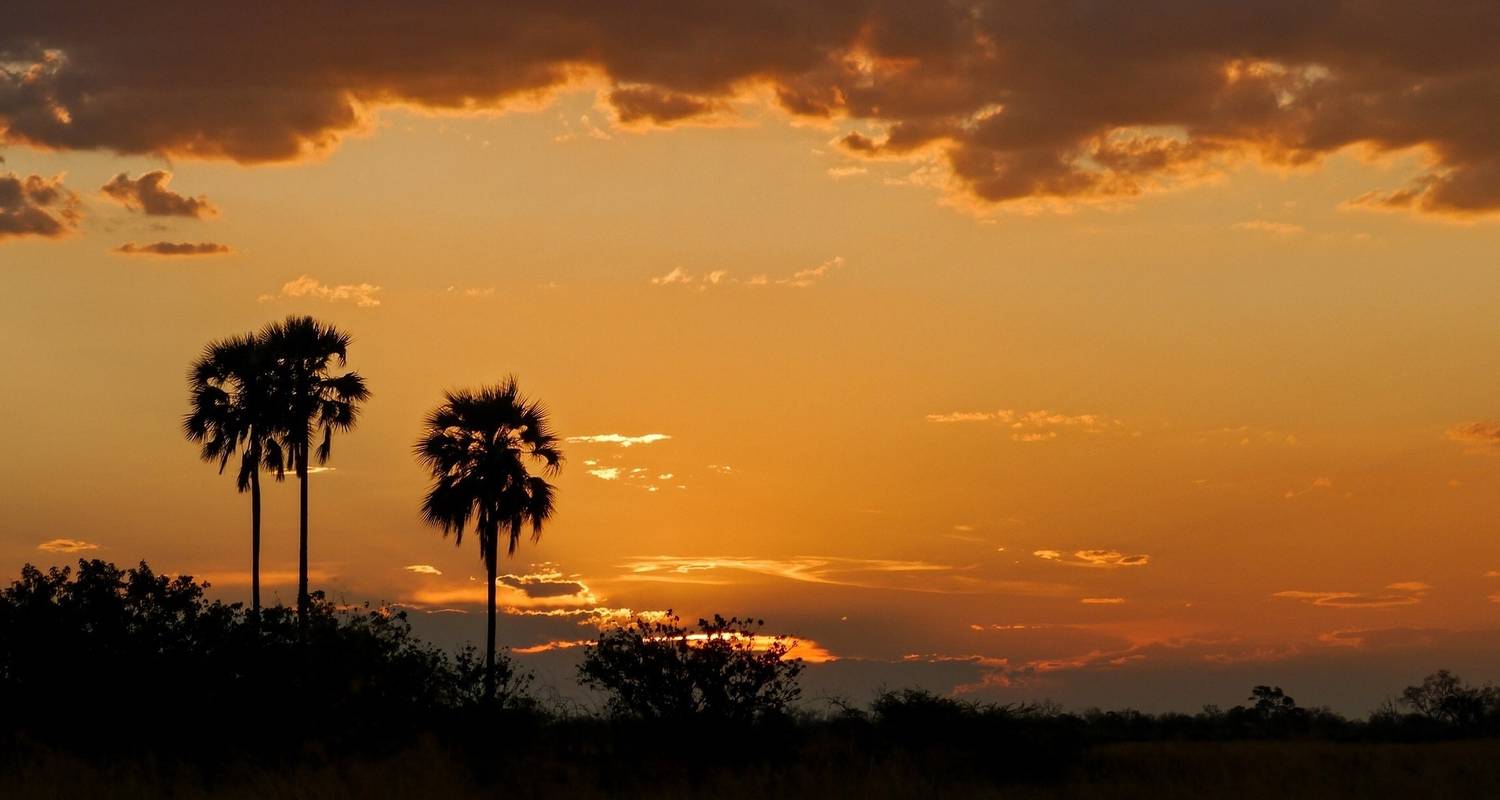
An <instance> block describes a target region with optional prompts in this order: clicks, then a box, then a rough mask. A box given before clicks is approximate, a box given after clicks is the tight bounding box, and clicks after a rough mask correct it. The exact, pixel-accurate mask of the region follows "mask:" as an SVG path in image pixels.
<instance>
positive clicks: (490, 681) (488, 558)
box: [484, 531, 499, 701]
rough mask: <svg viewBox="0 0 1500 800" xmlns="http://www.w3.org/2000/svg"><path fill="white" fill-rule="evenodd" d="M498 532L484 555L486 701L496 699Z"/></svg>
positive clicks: (494, 534) (493, 535)
mask: <svg viewBox="0 0 1500 800" xmlns="http://www.w3.org/2000/svg"><path fill="white" fill-rule="evenodd" d="M497 533H498V531H496V532H492V533H491V534H490V541H489V546H488V548H487V549H486V552H485V554H484V561H485V567H486V568H487V570H486V571H487V572H488V573H489V604H488V605H487V606H486V607H485V609H486V612H487V613H488V614H489V625H488V627H487V629H486V630H485V634H484V699H485V700H486V701H489V700H494V699H495V571H496V562H497V561H499V559H498V558H497V557H496V556H497V553H496V543H495V540H496V538H498V537H497V535H496V534H497Z"/></svg>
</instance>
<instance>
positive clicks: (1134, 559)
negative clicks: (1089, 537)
mask: <svg viewBox="0 0 1500 800" xmlns="http://www.w3.org/2000/svg"><path fill="white" fill-rule="evenodd" d="M1032 555H1034V556H1036V557H1037V558H1040V559H1042V560H1043V561H1052V562H1055V563H1058V564H1068V565H1070V566H1075V567H1094V568H1098V569H1116V568H1118V567H1144V566H1146V565H1147V564H1149V563H1150V562H1151V556H1148V555H1145V554H1141V555H1125V554H1124V553H1121V552H1120V551H1118V550H1075V551H1073V554H1072V555H1071V556H1065V555H1063V554H1062V553H1061V552H1060V551H1057V550H1036V551H1033V552H1032Z"/></svg>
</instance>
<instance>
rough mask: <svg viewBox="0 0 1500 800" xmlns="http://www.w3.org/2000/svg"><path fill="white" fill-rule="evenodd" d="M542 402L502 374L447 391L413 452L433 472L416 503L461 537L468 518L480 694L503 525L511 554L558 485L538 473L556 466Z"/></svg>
mask: <svg viewBox="0 0 1500 800" xmlns="http://www.w3.org/2000/svg"><path fill="white" fill-rule="evenodd" d="M557 444H558V440H557V436H556V435H555V434H553V432H552V429H551V424H550V423H549V421H548V418H547V412H546V410H545V409H544V408H543V407H542V406H541V405H540V404H539V403H536V402H534V401H531V400H527V399H526V398H525V397H523V396H522V395H521V391H520V389H519V388H518V387H517V386H516V379H515V378H514V377H508V378H506V379H505V381H504V382H502V383H500V384H499V385H497V386H486V387H483V388H481V389H478V390H473V391H471V390H460V391H452V392H448V393H447V394H446V395H445V397H444V402H443V404H442V405H440V406H438V407H437V409H435V410H434V411H433V412H432V413H431V414H428V415H427V419H426V420H425V421H424V431H423V434H422V438H421V439H420V440H418V442H417V445H416V454H417V459H418V460H419V461H421V462H422V464H423V466H425V467H427V468H428V469H429V470H431V472H432V479H433V482H432V488H431V489H430V490H429V491H428V492H427V497H426V498H425V500H424V501H423V503H422V514H423V516H424V517H425V518H426V520H427V522H429V523H430V524H432V525H435V526H437V527H439V528H441V529H442V531H443V535H444V536H445V537H446V536H447V535H448V534H449V533H452V534H453V541H454V544H455V545H461V544H462V543H463V535H464V529H465V528H467V527H468V526H469V524H470V523H471V522H472V523H473V527H474V530H475V531H476V532H478V534H479V550H480V555H481V557H482V558H483V559H484V567H485V571H486V574H487V575H488V578H489V580H488V583H487V586H488V587H489V596H488V599H489V603H488V606H487V609H486V610H487V613H488V615H489V617H488V627H487V628H486V632H485V647H484V696H485V699H486V700H488V699H492V698H493V697H494V696H495V581H496V577H497V576H496V574H495V573H496V571H497V566H498V562H499V560H500V559H499V553H498V551H499V541H500V535H501V532H502V531H505V532H506V533H507V534H508V535H509V546H508V547H507V549H506V553H507V554H508V555H515V552H516V543H517V542H518V541H520V538H521V529H522V528H524V527H528V526H529V527H530V528H531V538H532V540H533V541H535V540H537V539H540V538H541V535H542V526H543V525H544V524H546V522H547V521H548V520H549V519H550V518H551V517H552V511H553V507H554V506H553V503H554V500H555V499H556V495H557V489H556V487H554V486H553V485H552V484H550V483H548V482H547V481H546V480H545V479H543V478H542V477H540V476H539V475H534V474H532V472H531V468H537V469H538V471H539V472H540V473H541V474H543V475H555V474H557V471H558V469H559V468H560V467H561V466H562V452H561V451H559V450H558V449H557Z"/></svg>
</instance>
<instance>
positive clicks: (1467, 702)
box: [1400, 669, 1500, 728]
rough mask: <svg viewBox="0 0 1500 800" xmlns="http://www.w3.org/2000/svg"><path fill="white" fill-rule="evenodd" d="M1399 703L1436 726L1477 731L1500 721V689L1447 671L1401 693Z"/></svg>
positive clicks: (1429, 676)
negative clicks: (1474, 683) (1478, 684)
mask: <svg viewBox="0 0 1500 800" xmlns="http://www.w3.org/2000/svg"><path fill="white" fill-rule="evenodd" d="M1400 704H1401V705H1402V706H1404V707H1406V708H1409V709H1411V710H1412V712H1413V713H1415V714H1416V715H1418V716H1420V717H1423V718H1425V719H1427V720H1430V721H1432V722H1435V723H1439V724H1442V725H1450V726H1454V727H1459V728H1474V727H1480V726H1483V725H1485V724H1486V723H1488V724H1490V725H1494V724H1495V723H1496V722H1500V689H1496V688H1495V687H1493V686H1485V687H1483V688H1479V687H1473V686H1469V685H1467V684H1465V683H1464V682H1463V679H1462V678H1460V677H1458V676H1457V675H1454V674H1453V673H1451V672H1449V671H1448V670H1446V669H1442V670H1438V671H1437V672H1434V673H1432V674H1431V675H1428V676H1427V677H1426V678H1424V679H1423V680H1422V683H1420V684H1419V685H1416V686H1408V687H1406V689H1405V690H1403V691H1402V692H1401V699H1400Z"/></svg>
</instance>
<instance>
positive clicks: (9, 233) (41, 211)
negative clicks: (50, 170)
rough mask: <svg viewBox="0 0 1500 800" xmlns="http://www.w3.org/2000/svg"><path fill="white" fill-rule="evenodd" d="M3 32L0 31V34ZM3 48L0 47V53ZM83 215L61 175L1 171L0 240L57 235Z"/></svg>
mask: <svg viewBox="0 0 1500 800" xmlns="http://www.w3.org/2000/svg"><path fill="white" fill-rule="evenodd" d="M3 36H4V34H0V38H3ZM3 52H4V51H3V49H0V54H3ZM0 63H3V60H0ZM0 69H3V67H0ZM3 74H4V73H3V72H0V75H3ZM0 80H3V78H0ZM0 87H3V83H0ZM3 91H4V90H3V88H0V97H3V96H4V93H3ZM0 102H3V101H0ZM0 119H3V114H0ZM3 130H4V126H3V124H0V132H3ZM82 218H83V215H82V213H81V212H80V211H79V210H78V195H76V194H74V193H73V192H71V191H69V190H68V189H67V188H66V187H64V186H63V185H62V177H61V176H58V177H54V178H43V177H41V176H40V175H28V176H26V177H24V178H23V177H21V176H20V175H17V174H15V173H13V172H12V173H7V174H4V175H0V241H4V240H5V239H11V238H20V237H22V236H38V237H41V238H44V239H56V238H58V237H61V236H66V235H67V234H69V233H72V232H73V231H75V230H77V229H78V223H79V221H81V220H82Z"/></svg>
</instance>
